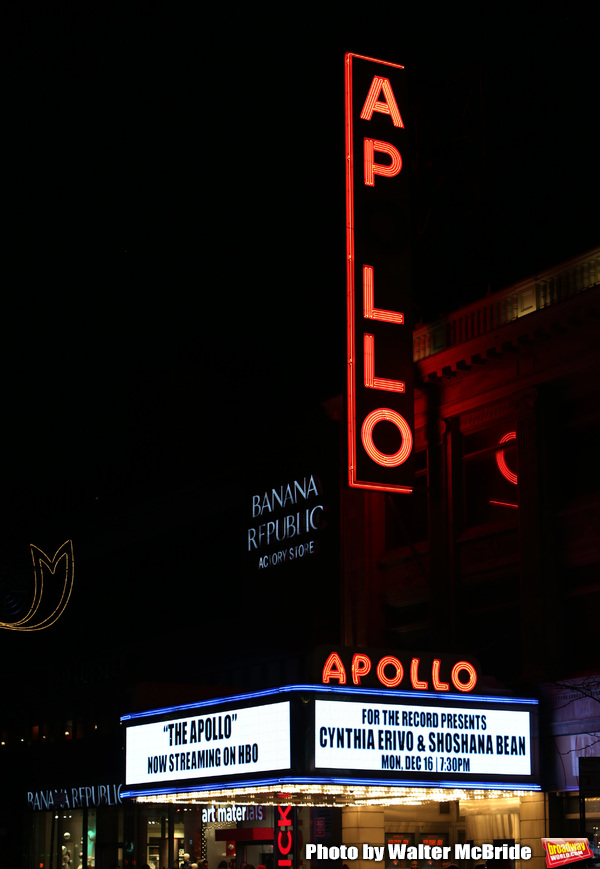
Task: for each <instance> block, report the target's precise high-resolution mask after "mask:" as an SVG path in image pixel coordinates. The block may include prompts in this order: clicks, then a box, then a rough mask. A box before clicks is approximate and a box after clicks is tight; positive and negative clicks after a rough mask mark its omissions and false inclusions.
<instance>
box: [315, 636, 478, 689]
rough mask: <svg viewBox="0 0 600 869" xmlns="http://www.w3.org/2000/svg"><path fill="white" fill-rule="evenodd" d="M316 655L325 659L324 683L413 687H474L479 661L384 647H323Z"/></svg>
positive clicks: (322, 673)
mask: <svg viewBox="0 0 600 869" xmlns="http://www.w3.org/2000/svg"><path fill="white" fill-rule="evenodd" d="M315 657H316V658H317V660H318V661H319V660H323V661H324V663H323V664H322V669H321V670H320V681H321V682H322V683H323V684H324V685H338V686H342V685H348V686H351V685H363V686H371V687H383V688H403V689H405V690H410V689H412V690H414V691H420V692H422V691H436V692H437V691H442V692H448V691H461V692H465V693H469V692H471V691H473V690H474V688H475V686H476V685H477V679H478V665H477V664H476V663H475V662H473V661H463V660H457V659H455V658H452V657H450V656H448V655H441V656H439V657H436V656H433V655H419V656H414V655H413V656H412V657H411V656H409V655H400V654H398V653H396V654H394V655H392V654H389V653H386V652H385V651H382V650H375V649H351V648H348V647H339V648H337V649H333V650H331V651H329V650H327V649H325V648H324V647H321V648H320V649H319V650H317V652H316V655H315Z"/></svg>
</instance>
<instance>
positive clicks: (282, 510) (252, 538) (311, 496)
mask: <svg viewBox="0 0 600 869" xmlns="http://www.w3.org/2000/svg"><path fill="white" fill-rule="evenodd" d="M324 510H325V507H324V505H323V503H322V497H321V491H320V487H319V483H318V480H317V479H316V478H315V476H314V474H311V475H310V476H309V477H302V478H301V479H299V480H289V481H288V482H287V483H284V484H282V485H280V486H277V487H273V488H271V489H268V490H267V491H265V492H261V493H257V494H254V495H253V496H252V519H253V522H254V524H253V525H252V526H251V527H250V528H248V552H249V553H251V554H256V555H257V556H258V568H259V570H261V569H264V568H266V567H275V566H277V565H281V564H286V563H289V562H292V561H297V560H298V559H301V558H306V557H307V556H310V555H314V554H315V553H316V552H317V548H318V545H317V539H316V538H317V534H318V532H319V531H320V530H321V528H322V525H323V518H324ZM307 538H308V539H307Z"/></svg>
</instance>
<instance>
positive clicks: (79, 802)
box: [27, 784, 122, 812]
mask: <svg viewBox="0 0 600 869" xmlns="http://www.w3.org/2000/svg"><path fill="white" fill-rule="evenodd" d="M121 788H122V785H120V784H108V785H91V786H85V787H78V788H62V789H61V790H42V791H28V792H27V803H28V805H29V806H30V807H31V808H32V809H33V810H34V811H42V812H43V811H48V810H49V809H57V808H60V809H87V808H93V807H95V806H118V805H121Z"/></svg>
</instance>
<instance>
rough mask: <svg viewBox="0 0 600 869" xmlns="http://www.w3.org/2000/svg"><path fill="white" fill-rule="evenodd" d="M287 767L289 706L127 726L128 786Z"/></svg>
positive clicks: (241, 708)
mask: <svg viewBox="0 0 600 869" xmlns="http://www.w3.org/2000/svg"><path fill="white" fill-rule="evenodd" d="M289 766H290V704H289V702H284V703H272V704H269V705H266V706H248V707H239V708H236V709H232V710H228V711H227V712H219V713H213V714H210V715H202V716H194V717H177V718H174V719H172V720H170V721H165V720H162V721H156V722H152V723H150V724H138V725H133V726H130V727H128V728H127V752H126V778H125V781H126V783H127V784H128V785H129V784H141V783H150V782H161V781H175V780H185V779H192V778H206V777H208V776H215V775H216V776H227V775H229V776H232V775H239V773H240V772H243V773H244V774H246V773H255V772H263V771H265V770H273V769H289Z"/></svg>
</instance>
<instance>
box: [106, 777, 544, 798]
mask: <svg viewBox="0 0 600 869" xmlns="http://www.w3.org/2000/svg"><path fill="white" fill-rule="evenodd" d="M290 784H300V785H310V784H337V785H369V786H371V787H382V786H385V787H409V788H421V789H423V788H460V789H461V790H478V791H498V790H500V791H506V790H509V791H541V789H542V787H541V785H538V784H529V783H524V782H517V783H515V782H462V781H442V780H440V781H426V782H424V781H414V780H412V779H402V780H401V781H394V782H390V781H389V780H386V779H357V778H325V777H321V776H314V777H312V778H311V777H308V776H304V777H303V776H286V777H284V778H269V779H258V780H257V779H249V780H248V781H238V782H226V783H223V786H222V787H220V786H219V783H215V782H213V783H212V784H203V785H199V784H193V785H188V786H187V787H165V788H157V787H154V788H152V790H151V791H148V790H128V791H125V790H124V791H121V796H122V797H145V796H161V795H164V794H185V793H194V792H197V793H199V792H200V791H219V790H221V791H228V790H233V789H234V788H250V787H265V786H269V787H282V786H285V785H290Z"/></svg>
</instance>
